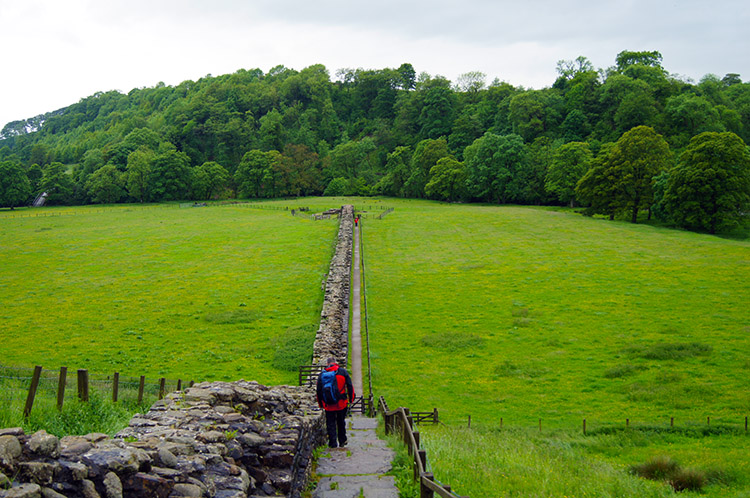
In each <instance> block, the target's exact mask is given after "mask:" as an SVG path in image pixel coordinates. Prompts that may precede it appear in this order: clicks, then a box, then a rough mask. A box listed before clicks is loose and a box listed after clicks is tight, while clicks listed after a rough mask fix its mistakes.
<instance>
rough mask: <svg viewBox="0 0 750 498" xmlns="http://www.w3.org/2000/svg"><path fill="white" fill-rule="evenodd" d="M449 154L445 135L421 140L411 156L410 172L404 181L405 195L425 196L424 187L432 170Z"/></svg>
mask: <svg viewBox="0 0 750 498" xmlns="http://www.w3.org/2000/svg"><path fill="white" fill-rule="evenodd" d="M449 155H450V152H449V151H448V143H447V142H446V140H445V138H444V137H441V138H438V139H430V138H428V139H425V140H422V141H420V142H419V143H418V144H417V146H416V148H415V149H414V154H413V155H412V156H411V165H410V173H409V176H408V178H407V179H406V181H405V182H404V195H405V196H406V197H416V198H421V197H424V195H425V191H424V188H425V185H426V184H427V181H428V180H429V176H430V170H431V169H432V167H433V166H435V165H436V164H437V162H438V161H439V160H440V159H442V158H444V157H447V156H449Z"/></svg>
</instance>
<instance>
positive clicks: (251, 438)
mask: <svg viewBox="0 0 750 498" xmlns="http://www.w3.org/2000/svg"><path fill="white" fill-rule="evenodd" d="M352 225H353V207H352V206H344V207H343V208H342V210H341V215H340V223H339V234H338V238H337V243H336V250H335V254H334V256H333V259H332V261H331V266H330V270H329V273H328V277H327V281H326V289H325V299H324V302H323V309H322V312H321V321H320V328H319V329H318V333H317V336H316V340H315V345H314V351H313V362H314V363H316V364H320V363H322V362H324V361H325V360H326V358H328V357H329V356H333V357H335V358H337V359H338V361H339V362H340V363H342V364H346V360H347V354H348V325H349V323H348V322H349V278H350V266H351V259H352V237H353V226H352ZM324 442H325V418H324V417H323V416H322V413H321V412H320V411H319V410H318V406H317V402H316V400H315V393H314V391H313V390H312V389H310V388H309V387H293V386H275V387H266V386H263V385H261V384H258V383H257V382H247V381H244V380H240V381H237V382H212V383H201V384H196V385H194V386H193V387H190V388H188V389H186V390H185V391H184V392H180V391H178V392H175V393H171V394H169V395H168V396H167V397H166V398H165V399H163V400H161V401H159V402H157V403H156V404H154V405H153V406H152V407H151V409H150V410H149V412H148V413H146V414H137V415H136V416H135V417H133V418H132V419H131V421H130V424H129V426H128V427H127V428H126V429H124V430H122V431H120V432H119V433H118V434H117V435H115V437H114V438H109V437H108V436H107V435H105V434H88V435H86V436H66V437H64V438H62V439H59V438H57V437H56V436H53V435H50V434H47V433H46V432H45V431H39V432H37V433H35V434H31V435H29V434H25V433H24V432H23V430H21V429H18V428H16V429H0V498H42V497H45V498H60V497H68V498H101V497H104V498H121V497H128V498H131V497H132V498H141V497H143V498H146V497H157V498H166V497H171V498H180V497H216V498H244V497H247V496H279V495H283V496H292V497H298V496H300V494H301V492H302V491H303V490H304V488H305V486H306V485H307V482H308V478H309V474H310V472H311V470H312V469H311V467H312V466H311V465H310V462H311V459H312V452H313V449H314V448H316V447H318V446H320V445H322V444H324Z"/></svg>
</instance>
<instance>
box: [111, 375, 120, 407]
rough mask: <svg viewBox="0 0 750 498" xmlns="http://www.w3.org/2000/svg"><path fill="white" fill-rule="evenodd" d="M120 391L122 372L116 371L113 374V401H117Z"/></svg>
mask: <svg viewBox="0 0 750 498" xmlns="http://www.w3.org/2000/svg"><path fill="white" fill-rule="evenodd" d="M119 391H120V372H115V373H114V375H113V376H112V402H113V403H117V395H118V394H119Z"/></svg>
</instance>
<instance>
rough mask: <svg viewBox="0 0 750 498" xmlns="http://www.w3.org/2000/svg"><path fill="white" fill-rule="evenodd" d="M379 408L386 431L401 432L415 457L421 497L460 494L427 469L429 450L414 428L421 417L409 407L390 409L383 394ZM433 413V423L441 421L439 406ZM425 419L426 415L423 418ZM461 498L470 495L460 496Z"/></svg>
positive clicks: (415, 471) (408, 448) (431, 497)
mask: <svg viewBox="0 0 750 498" xmlns="http://www.w3.org/2000/svg"><path fill="white" fill-rule="evenodd" d="M379 410H380V411H381V413H382V414H383V419H384V420H385V433H386V434H393V433H398V434H400V435H401V437H402V438H403V440H404V444H405V445H406V448H407V450H408V451H409V455H410V456H411V457H412V458H413V459H414V464H413V465H414V467H413V468H414V480H415V481H417V482H418V483H419V497H420V498H434V496H435V495H438V496H440V497H441V498H456V497H457V496H459V495H456V494H454V493H453V491H452V489H451V487H450V486H449V485H448V484H443V483H440V482H438V481H437V480H436V479H435V476H434V474H433V473H432V472H428V471H427V452H426V451H425V450H423V449H420V447H419V445H420V434H419V431H416V430H414V424H415V423H416V421H417V420H419V419H417V418H415V417H414V414H412V413H411V412H410V410H409V409H408V408H399V409H397V410H394V411H389V410H388V404H387V403H386V402H385V398H383V397H382V396H381V397H380V401H379ZM432 413H434V419H433V423H435V424H437V423H438V422H439V420H438V413H437V408H436V409H435V410H434V411H433V412H432ZM424 419H426V417H425V418H423V419H422V420H424ZM459 498H468V497H460V496H459Z"/></svg>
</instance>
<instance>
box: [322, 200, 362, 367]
mask: <svg viewBox="0 0 750 498" xmlns="http://www.w3.org/2000/svg"><path fill="white" fill-rule="evenodd" d="M353 225H354V207H353V206H343V207H342V208H341V216H340V217H339V234H338V238H337V242H336V250H335V252H334V255H333V258H332V259H331V266H330V268H329V270H328V279H327V280H326V290H325V297H324V298H323V309H322V311H321V313H320V327H319V328H318V334H317V337H316V339H315V344H314V345H313V364H314V365H319V364H323V363H324V362H325V361H326V359H327V358H328V357H330V356H333V357H334V358H336V359H337V360H338V362H339V364H342V365H346V362H347V359H348V354H349V285H350V278H351V264H352V241H353V237H354V226H353Z"/></svg>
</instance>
